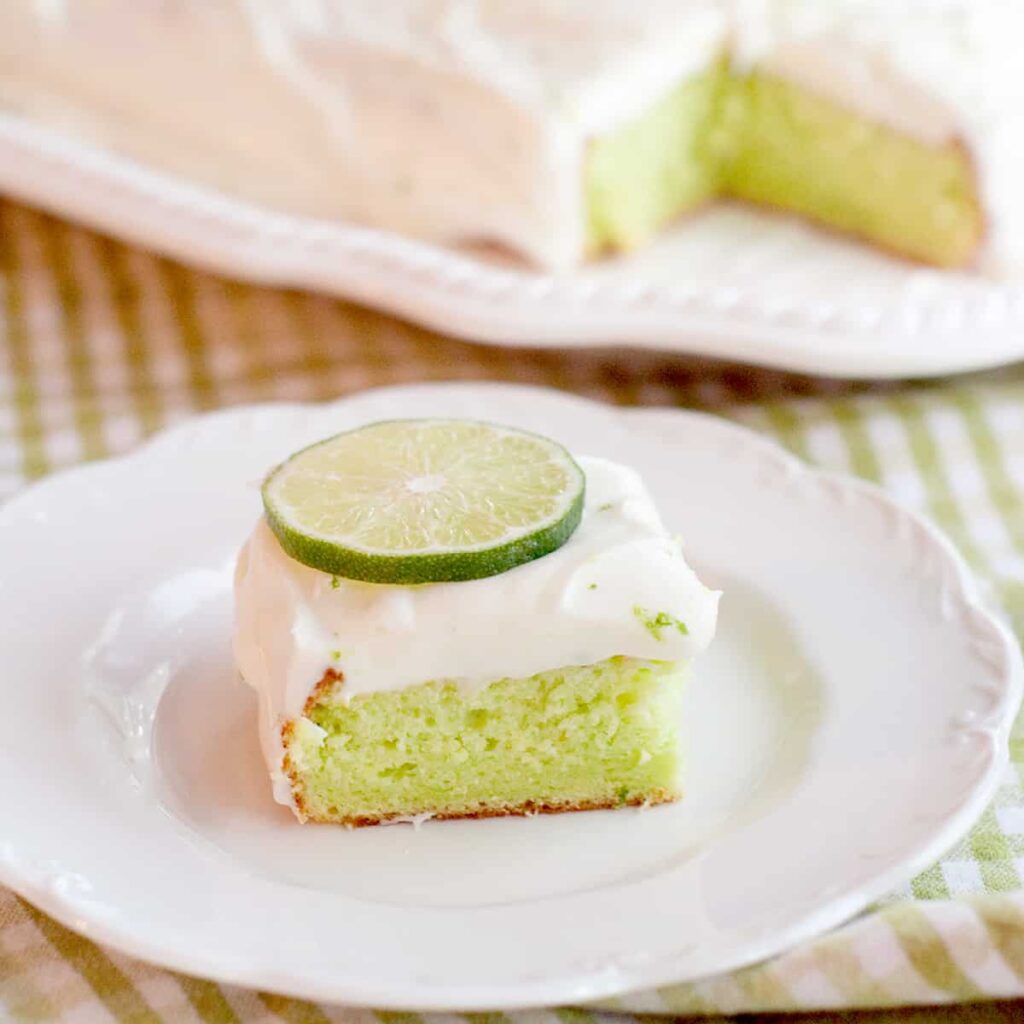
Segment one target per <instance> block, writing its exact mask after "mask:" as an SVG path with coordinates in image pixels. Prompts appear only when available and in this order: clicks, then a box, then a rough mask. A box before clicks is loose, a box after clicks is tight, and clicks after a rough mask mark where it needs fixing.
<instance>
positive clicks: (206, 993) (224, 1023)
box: [177, 974, 238, 1024]
mask: <svg viewBox="0 0 1024 1024" xmlns="http://www.w3.org/2000/svg"><path fill="white" fill-rule="evenodd" d="M177 980H178V984H179V985H181V987H182V990H183V991H184V993H185V996H186V998H187V999H188V1001H189V1002H190V1003H191V1004H192V1007H193V1009H194V1010H195V1011H196V1013H197V1014H198V1015H199V1017H200V1019H201V1020H203V1021H204V1022H205V1024H237V1022H238V1015H237V1014H236V1013H235V1011H234V1010H232V1009H231V1004H230V1003H229V1002H228V1001H227V999H225V998H224V993H223V992H222V991H221V990H220V986H219V985H215V984H214V983H213V982H212V981H203V980H202V979H200V978H190V977H188V975H184V974H179V975H177Z"/></svg>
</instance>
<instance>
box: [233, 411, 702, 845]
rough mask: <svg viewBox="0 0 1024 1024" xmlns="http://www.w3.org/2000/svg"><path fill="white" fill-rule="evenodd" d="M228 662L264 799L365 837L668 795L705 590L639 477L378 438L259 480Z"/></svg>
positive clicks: (541, 450) (508, 450)
mask: <svg viewBox="0 0 1024 1024" xmlns="http://www.w3.org/2000/svg"><path fill="white" fill-rule="evenodd" d="M263 501H264V508H265V515H264V517H263V518H262V519H261V521H260V522H259V523H258V524H257V525H256V528H255V530H254V531H253V534H252V536H251V537H250V538H249V540H248V541H247V543H246V545H245V547H244V548H243V550H242V552H241V554H240V556H239V559H238V565H237V569H236V576H235V597H236V622H235V652H236V658H237V661H238V665H239V668H240V671H241V673H242V675H243V677H244V678H245V679H246V680H247V681H248V682H249V684H250V685H252V686H253V687H254V688H255V689H256V691H257V692H258V694H259V698H260V727H261V736H262V742H263V748H264V752H265V755H266V758H267V763H268V766H269V769H270V774H271V778H272V781H273V788H274V794H275V796H276V798H277V799H278V800H279V801H280V802H282V803H285V804H288V805H289V806H291V807H292V808H293V809H294V811H295V813H296V815H297V816H298V817H299V818H300V820H311V821H322V822H339V823H342V824H345V825H366V824H377V823H380V822H389V821H395V820H409V819H417V818H420V817H438V818H462V817H490V816H498V815H509V814H532V813H538V812H553V811H568V810H585V809H592V808H611V807H618V806H623V805H629V804H632V805H638V804H655V803H663V802H666V801H670V800H675V799H677V798H678V797H679V796H680V795H681V794H682V782H681V770H682V751H681V747H680V700H681V695H682V689H683V679H684V675H685V668H686V665H687V663H688V662H689V661H690V660H691V658H692V657H693V656H694V655H695V654H698V653H699V652H700V651H702V650H703V649H704V648H705V647H706V646H707V645H708V644H709V643H710V641H711V639H712V636H713V634H714V630H715V622H716V616H717V606H718V595H717V593H715V592H713V591H710V590H708V589H707V588H706V587H704V586H703V585H702V584H701V583H700V581H699V580H698V579H697V577H696V576H695V575H694V573H693V572H692V570H691V569H690V568H689V567H688V566H687V564H686V562H685V561H684V558H683V554H682V551H681V548H680V543H679V541H678V539H677V538H674V537H672V536H671V535H670V534H669V533H668V531H667V530H666V529H665V527H664V526H663V524H662V523H661V520H660V518H659V516H658V513H657V511H656V509H655V507H654V504H653V501H652V499H651V497H650V495H649V494H648V492H647V491H646V489H645V488H644V485H643V483H642V481H641V480H640V478H639V477H638V475H637V474H636V473H635V472H634V471H633V470H631V469H629V468H627V467H624V466H621V465H617V464H615V463H612V462H609V461H606V460H603V459H597V458H580V459H574V458H573V457H572V456H571V455H570V454H569V453H568V452H567V451H566V450H565V449H564V448H563V447H562V446H560V445H558V444H557V443H555V442H554V441H551V440H549V439H547V438H544V437H541V436H539V435H536V434H531V433H526V432H523V431H520V430H514V429H512V428H508V427H501V426H496V425H493V424H487V423H479V422H475V421H465V420H431V419H428V420H395V421H390V422H383V423H376V424H370V425H368V426H365V427H363V428H360V429H358V430H354V431H351V432H348V433H344V434H339V435H337V436H335V437H332V438H329V439H327V440H325V441H322V442H320V443H318V444H315V445H313V446H311V447H310V448H306V449H304V450H302V451H300V452H298V453H297V454H295V455H294V456H292V457H291V458H290V459H289V460H288V461H286V462H285V463H283V464H282V465H281V466H279V467H277V468H276V469H274V470H272V471H271V472H270V474H269V475H268V476H267V478H266V480H265V482H264V485H263Z"/></svg>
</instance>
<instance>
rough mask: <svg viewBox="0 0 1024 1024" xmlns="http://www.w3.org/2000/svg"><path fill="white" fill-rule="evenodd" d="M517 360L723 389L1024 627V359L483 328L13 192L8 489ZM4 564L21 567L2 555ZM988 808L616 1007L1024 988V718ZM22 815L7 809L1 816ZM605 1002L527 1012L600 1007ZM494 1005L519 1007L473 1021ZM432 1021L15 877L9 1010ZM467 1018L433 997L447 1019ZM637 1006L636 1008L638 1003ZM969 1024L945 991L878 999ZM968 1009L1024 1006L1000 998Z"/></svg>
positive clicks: (921, 1016)
mask: <svg viewBox="0 0 1024 1024" xmlns="http://www.w3.org/2000/svg"><path fill="white" fill-rule="evenodd" d="M453 378H458V379H480V380H484V379H487V380H494V379H498V380H512V381H521V382H524V383H533V384H546V385H549V386H555V387H561V388H565V389H568V390H571V391H575V392H578V393H580V394H583V395H587V396H591V397H593V398H598V399H604V400H606V401H611V402H619V403H627V404H652V405H679V406H691V407H699V408H703V409H708V410H711V411H713V412H716V413H718V414H720V415H722V416H726V417H729V418H730V419H733V420H736V421H738V422H741V423H744V424H746V425H748V426H750V427H753V428H754V429H756V430H759V431H763V432H764V433H766V434H769V435H771V436H773V437H775V438H777V439H778V440H779V441H780V442H781V443H782V444H784V445H786V446H787V447H789V448H790V449H792V450H793V451H795V452H796V453H798V454H799V455H801V456H803V457H804V458H806V459H808V460H810V461H812V462H815V463H818V464H820V465H823V466H827V467H829V468H831V469H836V470H842V471H846V472H851V473H856V474H858V475H860V476H863V477H866V478H868V479H871V480H874V481H876V482H878V483H880V484H881V485H882V486H883V487H885V488H886V489H887V490H888V491H889V492H890V493H891V494H892V495H894V496H895V497H896V498H898V499H899V500H901V501H902V502H904V503H905V504H907V505H909V506H910V507H912V508H915V509H917V510H920V511H921V512H924V513H925V514H927V515H929V516H930V517H931V518H932V519H934V520H935V521H936V522H937V523H938V524H939V525H940V526H942V527H943V528H944V529H945V530H946V531H947V532H948V533H949V534H950V536H951V537H952V538H953V540H954V541H955V542H956V543H957V544H958V545H959V547H960V550H961V551H962V552H963V553H964V555H965V556H966V558H967V559H968V561H969V562H970V563H971V565H972V566H973V567H974V569H975V570H976V571H977V573H978V574H979V575H980V576H981V577H982V578H983V579H984V580H985V581H987V582H988V584H989V585H990V587H991V591H992V596H993V597H994V598H995V599H996V600H998V601H999V602H1001V603H1002V606H1003V607H1004V608H1005V609H1006V611H1007V613H1008V615H1009V616H1010V618H1011V619H1012V620H1013V622H1014V625H1015V627H1016V629H1017V631H1018V635H1021V631H1022V630H1024V368H1011V369H1007V370H1003V371H1000V372H996V373H990V374H985V375H980V376H973V377H968V378H963V379H960V380H947V381H940V382H935V383H930V384H915V385H911V384H898V383H889V384H884V385H875V386H867V385H862V384H843V383H840V382H829V381H811V380H808V379H804V378H798V377H793V376H790V375H786V374H781V373H773V372H768V371H748V370H740V369H737V368H732V367H725V366H714V367H707V366H704V367H696V366H694V365H693V364H685V363H681V362H680V361H678V360H675V359H672V358H669V357H667V356H658V355H653V354H640V353H634V352H615V351H603V352H591V351H580V352H572V353H570V352H552V351H536V350H529V349H525V350H524V349H515V350H512V349H495V348H489V347H483V346H474V345H469V344H466V343H463V342H457V341H453V340H450V339H447V338H445V337H443V336H440V335H436V334H432V333H429V332H427V331H424V330H421V329H419V328H416V327H412V326H409V325H407V324H403V323H400V322H398V321H395V320H393V319H391V318H389V317H386V316H382V315H378V314H376V313H372V312H369V311H367V310H364V309H359V308H356V307H354V306H350V305H347V304H345V303H342V302H336V301H333V300H330V299H326V298H322V297H317V296H309V295H304V294H299V293H296V292H290V291H275V290H271V289H264V288H255V287H249V286H243V285H239V284H234V283H231V282H228V281H225V280H222V279H220V278H216V277H212V276H209V275H206V274H203V273H200V272H197V271H193V270H190V269H187V268H184V267H182V266H179V265H178V264H175V263H172V262H170V261H167V260H164V259H160V258H158V257H155V256H152V255H149V254H147V253H144V252H141V251H138V250H136V249H132V248H128V247H126V246H123V245H120V244H118V243H115V242H111V241H109V240H107V239H104V238H101V237H99V236H97V235H94V234H91V233H89V232H86V231H83V230H80V229H77V228H73V227H70V226H68V225H66V224H64V223H61V222H60V221H56V220H53V219H51V218H49V217H46V216H44V215H41V214H38V213H34V212H30V211H28V210H26V209H24V208H21V207H19V206H15V205H13V204H3V203H2V202H0V498H2V497H4V496H6V495H10V494H11V493H13V492H14V491H15V490H16V489H17V488H18V487H19V486H21V485H22V484H23V483H25V482H27V481H29V480H32V479H35V478H38V477H40V476H42V475H44V474H46V473H49V472H52V471H54V470H58V469H60V468H61V467H64V466H68V465H72V464H75V463H78V462H81V461H83V460H86V459H96V458H102V457H103V456H105V455H108V454H111V453H114V452H120V451H124V450H126V449H128V448H130V447H131V446H132V445H134V444H136V443H138V442H139V441H140V440H142V439H143V438H144V437H146V436H147V435H149V434H151V433H153V432H154V431H156V430H158V429H160V428H161V427H162V426H164V425H165V424H167V423H170V422H172V421H175V420H178V419H181V418H182V417H184V416H187V415H190V414H191V413H194V412H196V411H200V410H205V409H212V408H217V407H220V406H226V405H232V404H237V403H242V402H255V401H262V400H270V399H310V400H316V399H326V398H331V397H335V396H338V395H341V394H346V393H350V392H353V391H356V390H359V389H360V388H365V387H368V386H372V385H380V384H393V383H400V382H406V381H412V380H444V379H453ZM0 572H2V567H0ZM1011 755H1012V762H1013V763H1012V765H1011V767H1010V769H1009V770H1008V771H1007V773H1006V776H1005V778H1004V779H1003V781H1002V785H1001V787H1000V789H999V792H998V795H997V797H996V799H995V801H994V802H993V804H992V806H991V807H990V808H989V809H988V810H987V811H986V813H985V814H984V816H983V817H982V819H981V820H980V821H979V822H978V824H977V826H976V827H975V828H974V830H973V831H972V832H971V834H970V835H969V836H968V837H967V838H966V839H964V840H963V842H961V843H960V844H959V845H958V846H957V847H956V848H955V849H953V850H952V851H950V852H949V854H948V855H947V856H946V857H945V858H944V859H943V860H942V861H941V862H940V863H938V864H936V865H934V866H933V867H931V868H929V869H928V870H927V871H925V872H924V873H923V874H921V875H919V876H918V877H917V878H915V879H913V880H912V881H911V882H909V883H908V884H907V885H906V886H905V887H904V888H903V889H902V890H900V891H899V892H896V893H893V894H892V897H891V899H890V900H888V901H886V902H885V904H884V905H883V906H882V907H881V908H880V909H877V910H876V911H875V912H874V913H871V914H868V915H865V916H864V917H862V918H860V919H859V920H857V921H855V922H853V923H852V924H850V925H848V926H847V927H845V928H843V929H841V930H839V931H838V932H836V933H833V934H831V935H828V936H826V937H824V938H822V939H819V940H817V941H815V942H812V943H809V944H807V945H804V946H802V947H800V948H798V949H796V950H793V951H792V952H790V953H788V954H787V955H785V956H782V957H780V958H778V959H777V960H774V961H771V962H769V963H767V964H764V965H761V966H758V967H755V968H751V969H748V970H745V971H741V972H738V973H736V974H734V975H731V976H727V977H720V978H714V979H711V980H708V981H705V982H701V983H698V984H694V985H683V986H679V987H675V988H669V989H664V990H661V991H659V992H649V993H644V994H642V995H639V996H636V997H630V998H627V999H623V1000H621V1002H620V1003H619V1004H618V1005H617V1007H616V1009H617V1010H618V1011H619V1012H622V1013H626V1012H628V1013H631V1014H646V1013H676V1014H706V1013H726V1014H735V1013H759V1014H760V1013H767V1012H769V1011H791V1010H808V1009H818V1008H831V1009H834V1010H835V1011H836V1012H835V1013H830V1014H826V1015H823V1016H821V1017H819V1018H816V1019H819V1020H822V1021H825V1020H829V1021H831V1020H839V1019H842V1020H847V1019H848V1016H847V1013H846V1011H848V1010H851V1009H852V1008H856V1007H893V1006H900V1005H903V1004H944V1003H963V1002H972V1001H978V1000H993V999H996V1000H1007V999H1017V998H1019V997H1021V996H1024V788H1022V773H1024V728H1020V727H1019V728H1018V730H1017V732H1016V735H1015V738H1014V739H1013V741H1012V744H1011ZM2 831H3V826H2V823H0V836H2ZM606 1015H607V1014H606V1012H598V1011H583V1010H552V1011H536V1012H532V1013H521V1014H509V1015H507V1017H508V1018H510V1019H511V1021H512V1022H513V1024H558V1022H559V1021H561V1022H563V1024H589V1022H590V1020H591V1018H595V1019H597V1018H604V1017H606ZM468 1016H469V1018H470V1019H471V1020H474V1021H475V1022H476V1024H496V1022H498V1021H500V1020H502V1019H503V1018H504V1017H505V1016H506V1015H501V1014H472V1015H468ZM111 1018H113V1019H115V1020H117V1021H119V1022H125V1024H127V1022H132V1024H134V1022H157V1021H186V1020H187V1021H202V1022H207V1024H221V1022H223V1024H228V1022H235V1021H238V1022H245V1024H248V1022H252V1021H262V1020H268V1021H269V1020H283V1021H284V1022H285V1024H323V1022H326V1021H342V1022H344V1024H362V1022H363V1021H366V1022H371V1021H379V1022H381V1024H421V1019H420V1017H419V1016H418V1015H415V1014H392V1013H386V1012H384V1011H375V1012H371V1011H354V1010H348V1009H341V1008H337V1007H323V1006H315V1005H312V1004H308V1003H304V1002H302V1001H299V1000H294V999H286V998H282V997H278V996H274V995H271V994H268V993H258V992H250V991H243V990H239V989H233V988H229V987H227V986H220V985H216V984H213V983H211V982H207V981H203V980H200V979H196V978H188V977H183V976H180V975H176V974H173V973H171V972H168V971H163V970H160V969H158V968H155V967H151V966H148V965H145V964H142V963H139V962H136V961H133V960H131V959H129V958H127V957H124V956H121V955H119V954H116V953H114V952H112V951H109V950H104V949H101V948H99V947H97V946H95V945H93V944H92V943H90V942H88V941H86V940H84V939H81V938H79V937H77V936H75V935H73V934H72V933H71V932H69V931H67V930H65V929H64V928H62V927H61V926H59V925H57V924H55V923H54V922H53V921H51V920H50V919H49V918H47V917H46V916H44V915H43V914H41V913H39V912H38V911H37V910H35V909H34V908H32V907H30V906H29V905H27V904H26V903H24V902H23V901H21V900H19V899H18V898H16V897H15V896H14V895H13V894H12V893H10V892H7V891H4V890H0V1021H5V1020H23V1019H24V1020H29V1019H30V1020H33V1021H44V1022H49V1021H58V1020H59V1021H62V1022H68V1024H71V1022H75V1024H91V1022H93V1021H96V1022H100V1021H109V1020H110V1019H111ZM457 1019H461V1018H456V1017H454V1016H452V1015H436V1019H435V1020H431V1021H428V1022H427V1024H449V1022H452V1021H454V1020H457ZM629 1019H630V1020H632V1019H633V1018H629ZM895 1019H899V1020H901V1021H902V1020H906V1021H911V1020H913V1021H921V1022H924V1021H928V1022H932V1021H938V1020H943V1021H946V1020H952V1019H954V1017H952V1016H947V1012H946V1011H941V1010H937V1009H930V1010H919V1011H916V1012H914V1013H912V1014H911V1015H909V1016H907V1015H904V1014H900V1013H897V1012H896V1011H892V1012H890V1011H884V1012H880V1013H876V1014H872V1015H870V1017H866V1018H864V1020H865V1024H866V1022H867V1021H869V1020H870V1021H872V1022H875V1024H878V1022H880V1021H881V1020H886V1021H890V1020H895ZM955 1019H956V1020H962V1021H971V1022H975V1021H976V1022H979V1024H980V1022H982V1021H984V1022H989V1021H1007V1022H1008V1021H1024V1003H1016V1002H1014V1003H1009V1002H987V1003H982V1004H979V1005H975V1006H973V1007H972V1008H969V1009H962V1010H960V1011H958V1012H957V1014H956V1016H955Z"/></svg>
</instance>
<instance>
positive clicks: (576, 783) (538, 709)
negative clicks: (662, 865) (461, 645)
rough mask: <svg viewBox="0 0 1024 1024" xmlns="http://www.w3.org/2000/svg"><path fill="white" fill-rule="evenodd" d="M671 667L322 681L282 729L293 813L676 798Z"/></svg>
mask: <svg viewBox="0 0 1024 1024" xmlns="http://www.w3.org/2000/svg"><path fill="white" fill-rule="evenodd" d="M683 674H684V673H683V671H682V668H681V666H680V665H679V664H678V663H673V662H653V661H643V660H640V659H636V658H611V659H608V660H606V661H602V662H597V663H595V664H593V665H584V666H579V667H570V668H564V669H557V670H554V671H550V672H543V673H540V674H538V675H535V676H531V677H529V678H521V679H501V680H499V681H497V682H494V683H491V684H490V685H489V686H486V687H484V688H482V689H479V690H477V691H475V692H470V693H463V692H461V691H460V689H459V687H458V686H456V685H455V684H454V683H451V682H443V681H430V682H426V683H422V684H419V685H417V686H412V687H408V688H406V689H403V690H399V691H382V692H378V693H370V694H359V695H357V696H355V697H353V698H352V699H351V700H350V701H349V702H347V703H346V701H345V700H344V697H343V688H339V687H338V686H337V685H333V684H334V682H335V681H334V680H331V684H332V685H327V686H319V687H318V688H317V691H316V693H317V694H318V696H317V699H316V700H314V701H313V702H312V703H311V705H307V709H306V714H305V715H304V716H303V717H302V718H299V719H292V720H290V721H288V722H286V723H285V724H284V726H283V728H282V740H283V743H284V748H285V755H284V762H283V767H284V770H285V773H286V775H287V776H288V778H289V779H290V780H291V784H292V793H293V796H294V799H295V807H296V812H297V814H298V816H299V817H300V818H302V819H303V820H309V821H317V822H337V823H341V824H346V825H353V826H354V825H369V824H378V823H381V822H386V821H389V820H392V819H395V818H411V817H415V816H417V815H424V814H429V815H431V816H432V817H435V818H486V817H498V816H506V815H527V814H545V813H555V812H560V811H570V810H590V809H598V808H612V807H621V806H628V805H631V806H636V805H643V804H657V803H665V802H668V801H672V800H675V799H678V797H679V796H680V795H681V787H680V769H681V761H682V757H681V751H680V722H679V718H680V699H681V694H682V687H683Z"/></svg>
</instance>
